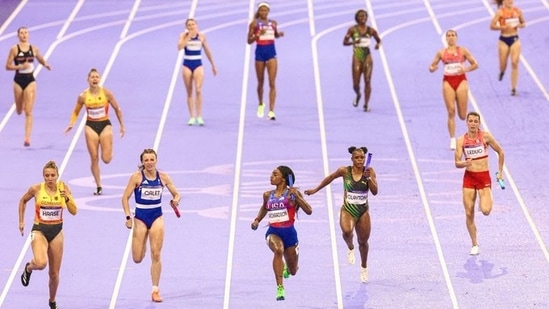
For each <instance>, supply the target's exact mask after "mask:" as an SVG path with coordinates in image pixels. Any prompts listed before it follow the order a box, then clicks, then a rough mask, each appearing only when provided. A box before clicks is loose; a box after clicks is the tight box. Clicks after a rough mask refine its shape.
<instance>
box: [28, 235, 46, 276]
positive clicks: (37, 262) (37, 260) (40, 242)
mask: <svg viewBox="0 0 549 309" xmlns="http://www.w3.org/2000/svg"><path fill="white" fill-rule="evenodd" d="M31 233H32V235H31V248H32V254H33V257H32V260H31V261H30V262H29V266H28V267H27V271H29V272H31V271H33V270H43V269H44V268H46V266H48V241H47V240H46V237H45V236H44V234H42V232H39V231H32V232H31Z"/></svg>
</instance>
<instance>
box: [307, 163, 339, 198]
mask: <svg viewBox="0 0 549 309" xmlns="http://www.w3.org/2000/svg"><path fill="white" fill-rule="evenodd" d="M345 175H347V167H345V166H342V167H340V168H338V169H337V170H335V172H333V173H331V174H330V175H328V176H326V177H325V178H324V179H322V181H321V182H320V184H319V185H318V186H317V187H316V188H314V189H308V190H305V194H307V195H312V194H315V193H316V192H318V191H320V190H322V188H324V187H326V186H327V185H329V184H330V183H331V182H332V181H334V179H336V178H338V177H344V176H345Z"/></svg>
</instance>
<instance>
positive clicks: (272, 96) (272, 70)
mask: <svg viewBox="0 0 549 309" xmlns="http://www.w3.org/2000/svg"><path fill="white" fill-rule="evenodd" d="M277 71H278V60H277V59H276V58H271V59H269V61H267V74H268V76H269V111H274V108H275V100H276V74H277Z"/></svg>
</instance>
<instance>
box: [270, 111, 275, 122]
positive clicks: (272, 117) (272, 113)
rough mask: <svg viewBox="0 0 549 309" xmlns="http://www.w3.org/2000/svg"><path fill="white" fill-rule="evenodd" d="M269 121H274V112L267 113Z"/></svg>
mask: <svg viewBox="0 0 549 309" xmlns="http://www.w3.org/2000/svg"><path fill="white" fill-rule="evenodd" d="M269 119H270V120H276V117H275V112H273V111H269Z"/></svg>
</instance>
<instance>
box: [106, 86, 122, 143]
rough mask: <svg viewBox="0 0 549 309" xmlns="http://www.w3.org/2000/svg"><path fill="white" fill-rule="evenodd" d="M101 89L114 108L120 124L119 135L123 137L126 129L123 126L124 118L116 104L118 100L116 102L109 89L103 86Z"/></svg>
mask: <svg viewBox="0 0 549 309" xmlns="http://www.w3.org/2000/svg"><path fill="white" fill-rule="evenodd" d="M103 91H104V92H105V95H106V96H107V99H108V100H109V103H110V104H111V106H112V108H113V109H114V113H115V114H116V118H117V119H118V123H119V124H120V137H124V133H125V132H126V129H125V127H124V120H123V118H122V109H121V108H120V105H118V102H116V99H115V98H114V95H113V94H112V92H111V91H110V90H108V89H105V88H103Z"/></svg>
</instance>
